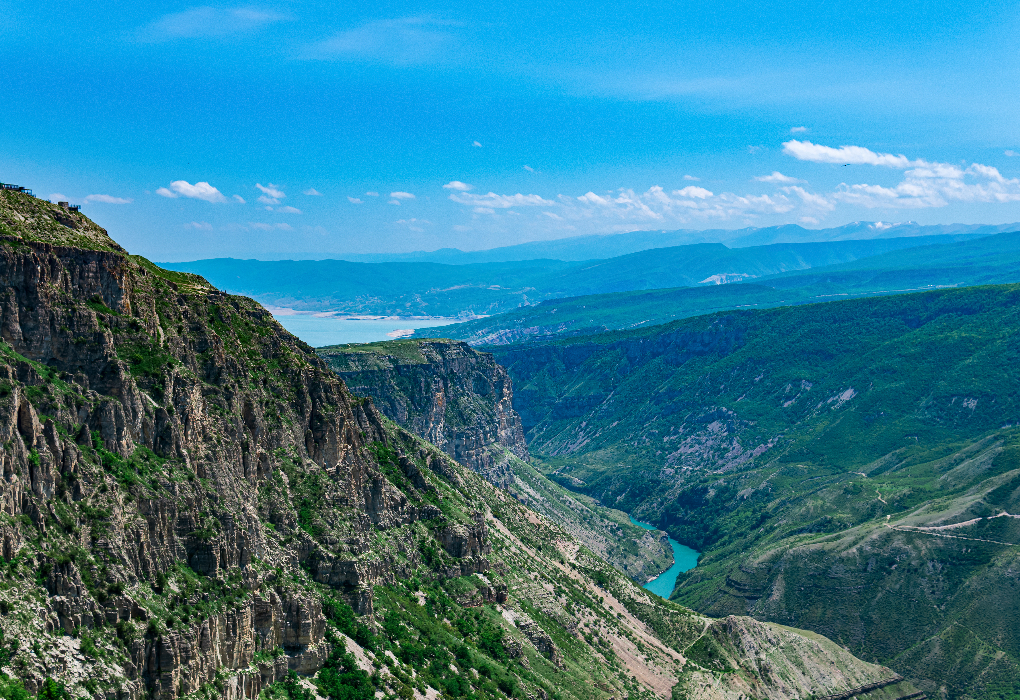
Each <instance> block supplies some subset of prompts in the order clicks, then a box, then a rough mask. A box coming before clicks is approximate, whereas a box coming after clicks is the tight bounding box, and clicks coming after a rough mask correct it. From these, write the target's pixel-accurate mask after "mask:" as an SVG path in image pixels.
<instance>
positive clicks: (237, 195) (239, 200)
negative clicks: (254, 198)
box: [234, 194, 247, 204]
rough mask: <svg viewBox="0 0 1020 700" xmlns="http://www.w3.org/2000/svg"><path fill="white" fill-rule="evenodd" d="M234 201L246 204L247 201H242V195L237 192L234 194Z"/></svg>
mask: <svg viewBox="0 0 1020 700" xmlns="http://www.w3.org/2000/svg"><path fill="white" fill-rule="evenodd" d="M234 201H235V202H238V203H239V204H247V202H245V201H244V197H242V196H241V195H239V194H235V195H234Z"/></svg>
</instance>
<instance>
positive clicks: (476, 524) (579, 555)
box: [0, 192, 912, 700]
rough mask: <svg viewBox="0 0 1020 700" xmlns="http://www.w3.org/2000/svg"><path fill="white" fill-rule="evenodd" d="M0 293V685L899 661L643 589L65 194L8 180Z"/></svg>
mask: <svg viewBox="0 0 1020 700" xmlns="http://www.w3.org/2000/svg"><path fill="white" fill-rule="evenodd" d="M0 294H2V299H0V336H2V342H0V416H2V420H0V444H2V449H0V467H2V474H3V478H2V480H0V511H2V515H0V545H2V555H3V561H2V562H0V632H2V635H0V668H2V671H3V676H0V696H2V697H5V698H24V697H26V696H25V693H24V688H27V690H28V691H29V692H31V693H36V692H39V693H40V695H41V696H45V697H47V698H55V697H92V698H111V699H112V698H117V699H132V700H134V699H136V698H143V697H146V698H151V699H152V700H169V699H176V698H182V697H190V698H200V697H202V698H227V699H228V700H233V699H235V698H253V697H256V696H262V697H279V698H283V697H287V698H293V697H302V696H303V693H304V691H303V690H302V688H301V684H302V683H307V681H301V680H299V678H298V676H294V675H290V676H288V674H289V673H290V672H295V673H296V674H300V676H305V677H314V682H315V684H316V687H317V690H318V692H319V693H321V694H322V695H323V696H325V697H328V698H334V699H338V698H341V697H343V698H345V699H346V700H371V699H372V698H373V697H375V695H376V693H382V694H383V695H384V696H387V697H395V696H400V697H401V698H404V700H410V699H411V698H415V697H418V698H420V697H429V698H435V697H436V695H437V690H441V691H442V692H443V694H445V695H447V696H450V697H459V696H464V695H468V694H473V695H474V696H476V697H485V698H497V697H506V696H513V697H518V698H521V699H522V700H523V698H537V697H541V698H543V700H545V699H546V698H548V697H550V696H551V697H553V698H554V700H558V699H559V698H563V699H564V700H571V699H572V698H582V697H583V698H594V699H596V700H607V699H608V698H612V697H622V696H623V695H625V694H627V695H631V694H633V695H634V696H645V697H647V696H649V694H655V695H658V696H660V697H669V695H670V689H671V688H672V687H674V686H675V685H676V684H677V683H678V682H682V683H683V684H686V685H683V686H681V687H690V688H696V689H697V694H698V695H699V696H703V697H709V698H722V697H737V696H738V695H740V694H743V695H750V694H753V695H755V696H756V697H770V698H777V700H779V699H785V698H794V697H802V696H804V695H807V694H815V695H826V694H833V693H844V694H845V693H848V692H851V693H852V692H857V691H860V692H862V693H870V692H871V691H870V690H869V689H870V688H872V687H873V686H876V684H878V685H880V686H882V687H883V688H887V687H890V686H889V685H888V684H889V683H893V684H894V685H896V684H899V683H900V682H899V681H898V680H897V679H895V678H894V677H893V676H892V674H891V672H890V671H889V670H888V669H885V668H882V667H880V666H874V665H872V664H867V663H864V662H862V661H860V660H858V659H856V658H854V657H853V656H851V655H850V654H849V653H847V652H845V651H843V650H841V649H839V648H832V647H826V646H825V644H823V643H820V642H813V643H810V644H800V643H798V644H799V646H798V645H787V646H783V645H782V644H779V645H777V644H776V643H773V638H775V640H778V641H780V642H781V641H782V640H783V639H788V635H787V633H786V632H783V631H781V630H779V629H778V628H768V627H767V626H762V625H760V624H759V623H755V622H753V621H751V620H748V619H747V618H737V621H738V622H737V623H734V624H731V623H730V622H728V621H727V622H717V621H712V620H709V619H707V618H703V617H701V616H698V615H695V614H693V613H691V612H690V611H689V610H687V609H685V608H682V607H680V606H678V605H676V604H673V603H668V602H665V601H662V600H661V599H657V598H653V597H651V596H649V595H648V594H646V593H645V592H644V591H642V590H641V589H639V588H637V587H636V586H634V585H633V584H632V583H631V582H630V581H629V580H628V579H627V578H626V577H623V576H622V575H620V574H618V573H617V572H616V571H615V570H614V569H612V568H611V567H609V566H608V565H607V564H605V563H604V562H603V561H602V560H601V559H600V558H598V557H597V556H595V555H594V554H592V553H591V552H590V551H588V550H587V549H585V548H583V547H580V546H579V545H578V543H577V542H576V540H574V539H573V538H572V537H571V536H570V535H569V534H568V533H566V532H565V531H563V530H561V529H559V528H557V527H555V526H552V525H548V524H544V523H542V521H541V520H540V519H539V518H538V516H536V515H535V514H534V513H532V512H531V511H529V510H527V509H526V508H525V507H524V506H522V505H521V504H519V503H517V502H516V501H514V500H513V499H511V498H509V497H508V496H506V495H505V494H503V493H502V492H500V491H498V490H496V489H494V488H493V487H492V486H491V485H489V484H488V483H487V482H485V481H483V480H482V479H480V478H479V477H478V476H477V475H475V474H474V473H472V472H470V471H468V470H466V469H464V468H462V467H461V466H460V465H458V464H457V463H456V462H454V461H452V460H451V459H450V458H449V457H448V456H446V455H445V454H443V453H442V452H440V451H439V450H438V449H436V448H435V447H434V446H432V445H430V444H428V443H427V442H425V441H423V440H421V439H420V438H418V437H416V436H414V435H412V434H410V433H408V432H407V431H404V430H402V429H401V428H399V427H398V426H396V425H394V424H393V423H392V422H390V421H389V420H388V419H386V418H385V417H384V416H382V415H380V414H379V413H378V412H377V411H376V410H375V409H374V408H373V406H372V404H371V402H370V401H367V400H362V399H358V398H356V397H354V396H352V395H351V394H350V392H349V391H348V390H347V388H346V387H345V386H344V384H343V382H342V381H340V380H339V379H338V378H337V377H336V376H335V375H334V374H333V373H332V372H331V371H330V369H329V368H328V367H327V366H326V364H325V363H324V362H322V361H321V360H320V359H319V358H317V357H316V355H315V354H314V352H313V351H312V350H311V348H309V347H307V346H306V345H305V344H304V343H301V342H300V341H298V340H297V339H296V338H294V337H293V336H291V335H290V334H288V333H287V332H286V331H284V330H283V329H282V328H280V327H279V326H278V325H277V324H276V323H275V322H274V321H273V320H272V318H271V316H270V315H269V314H268V313H267V312H266V311H265V310H264V309H262V308H261V307H259V306H258V305H257V304H255V303H254V302H252V301H251V300H249V299H244V298H241V297H232V296H229V295H226V294H222V293H220V292H218V291H217V290H215V289H213V288H211V287H210V286H209V285H208V284H206V283H205V281H204V280H202V279H201V278H198V277H194V276H190V275H184V274H180V273H169V272H167V271H165V270H162V269H160V268H158V267H156V266H154V265H152V264H151V263H149V262H148V261H146V260H144V259H141V258H137V257H133V256H129V255H128V254H126V253H125V252H124V251H123V250H122V249H121V248H120V247H119V246H117V245H116V244H115V243H114V242H113V241H112V240H111V239H110V238H109V237H108V236H107V235H106V233H105V232H104V231H103V230H102V229H100V228H99V227H97V226H96V225H95V224H93V223H92V222H90V221H89V220H87V219H86V218H84V217H83V216H81V215H80V214H78V213H76V212H69V211H66V210H63V209H60V208H58V207H56V206H54V205H52V204H49V203H47V202H43V201H40V200H36V199H33V198H31V197H30V196H28V195H25V194H22V193H17V192H2V193H0ZM770 630H772V631H770ZM776 635H778V636H776ZM755 639H758V640H766V641H768V643H767V644H766V643H765V642H760V643H756V642H754V640H755ZM703 640H707V641H703ZM702 647H705V649H702ZM776 649H780V650H781V651H776ZM718 659H723V661H718ZM596 660H597V663H596V662H595V661H596ZM720 663H725V664H728V666H727V667H726V668H729V667H730V666H732V665H733V664H734V663H737V664H738V665H740V673H739V675H737V674H728V675H727V674H726V673H723V674H722V675H719V674H720V673H721V671H720V668H721V667H720V666H719V664H720ZM793 668H797V669H808V672H799V673H798V674H794V675H791V674H790V673H788V672H787V671H783V670H781V669H788V670H792V669H793ZM777 669H780V670H777ZM883 684H885V685H883ZM876 687H877V686H876ZM897 687H900V688H901V690H902V691H903V692H904V693H909V692H911V691H912V689H911V688H909V687H908V686H903V685H899V686H897ZM304 697H307V696H304Z"/></svg>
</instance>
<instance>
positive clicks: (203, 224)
mask: <svg viewBox="0 0 1020 700" xmlns="http://www.w3.org/2000/svg"><path fill="white" fill-rule="evenodd" d="M184 228H193V229H197V230H199V231H212V224H210V223H209V222H208V221H191V222H189V223H186V224H184Z"/></svg>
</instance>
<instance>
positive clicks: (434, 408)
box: [318, 340, 528, 486]
mask: <svg viewBox="0 0 1020 700" xmlns="http://www.w3.org/2000/svg"><path fill="white" fill-rule="evenodd" d="M318 353H319V356H320V357H322V358H323V359H324V360H326V362H327V363H328V364H329V366H330V368H332V369H333V370H334V371H335V372H336V373H337V374H338V375H339V376H340V377H342V378H343V380H344V382H345V383H346V384H347V386H348V387H350V389H351V391H352V392H354V393H355V394H358V395H361V396H370V397H372V400H373V402H374V404H375V405H376V407H377V408H378V409H379V410H380V411H382V413H383V414H384V415H385V416H386V417H387V418H389V419H391V420H393V421H394V422H396V423H397V424H398V425H400V426H402V427H404V428H407V429H408V430H410V431H411V432H413V433H415V434H416V435H419V436H421V437H423V438H424V439H426V440H428V441H429V442H431V443H432V444H434V445H436V446H437V447H439V448H440V449H442V450H443V451H444V452H446V453H447V454H448V455H450V456H451V457H453V458H454V459H455V460H457V461H458V462H460V463H461V464H464V465H466V466H468V467H470V468H471V469H473V470H475V471H476V472H478V473H480V474H483V475H485V476H486V477H487V478H488V479H489V480H490V481H491V482H492V483H494V484H497V485H502V486H505V485H507V484H508V483H509V480H511V479H512V475H511V474H510V473H509V472H508V470H507V469H506V468H505V467H503V468H501V465H500V464H499V462H498V460H497V459H495V458H494V457H493V455H492V453H491V451H490V450H489V447H490V446H493V445H501V446H503V447H505V448H507V449H508V450H510V451H511V452H512V453H513V454H515V455H517V457H519V458H520V459H523V460H525V461H527V459H528V447H527V444H526V443H525V441H524V431H523V430H522V428H521V419H520V416H518V415H517V412H516V411H515V410H514V409H513V384H512V382H511V381H510V377H509V376H507V373H506V370H504V369H503V368H502V367H501V366H500V365H499V364H497V363H496V362H495V360H493V359H492V355H489V354H486V353H480V352H478V351H476V350H472V349H471V348H470V347H468V345H467V344H466V343H462V342H459V341H448V340H402V341H394V342H388V343H381V344H380V343H372V344H368V345H353V346H337V347H332V348H320V349H319V350H318Z"/></svg>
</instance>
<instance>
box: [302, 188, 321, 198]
mask: <svg viewBox="0 0 1020 700" xmlns="http://www.w3.org/2000/svg"><path fill="white" fill-rule="evenodd" d="M301 194H306V195H308V196H309V197H321V196H322V192H319V191H318V190H317V189H315V188H314V187H309V188H308V189H307V190H305V191H304V192H302V193H301Z"/></svg>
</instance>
